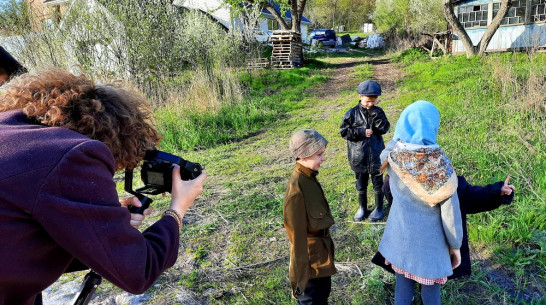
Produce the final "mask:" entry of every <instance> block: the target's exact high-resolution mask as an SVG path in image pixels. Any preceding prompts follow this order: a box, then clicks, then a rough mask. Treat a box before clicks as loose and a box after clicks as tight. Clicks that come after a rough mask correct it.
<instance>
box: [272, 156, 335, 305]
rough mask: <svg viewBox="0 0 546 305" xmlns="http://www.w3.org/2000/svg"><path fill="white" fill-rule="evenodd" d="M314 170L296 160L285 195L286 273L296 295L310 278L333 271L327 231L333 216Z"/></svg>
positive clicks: (332, 255) (295, 295)
mask: <svg viewBox="0 0 546 305" xmlns="http://www.w3.org/2000/svg"><path fill="white" fill-rule="evenodd" d="M317 174H318V172H315V171H312V170H310V169H308V168H306V167H305V166H303V165H301V164H299V163H296V168H295V169H294V172H293V173H292V176H291V177H290V182H289V183H288V188H287V190H286V194H285V197H284V209H283V214H284V227H285V228H286V233H287V235H288V239H289V240H290V271H289V277H290V284H291V287H292V295H293V296H294V297H295V298H298V297H299V296H300V295H301V294H302V293H303V292H304V291H305V287H306V286H307V281H308V280H309V279H312V278H317V277H326V276H331V275H332V274H334V273H336V268H335V266H334V244H333V242H332V238H331V237H330V234H329V228H330V227H331V226H332V225H333V224H334V218H333V217H332V213H331V211H330V207H329V206H328V202H327V201H326V198H325V197H324V192H323V191H322V187H321V186H320V184H319V182H318V181H317V178H316V175H317Z"/></svg>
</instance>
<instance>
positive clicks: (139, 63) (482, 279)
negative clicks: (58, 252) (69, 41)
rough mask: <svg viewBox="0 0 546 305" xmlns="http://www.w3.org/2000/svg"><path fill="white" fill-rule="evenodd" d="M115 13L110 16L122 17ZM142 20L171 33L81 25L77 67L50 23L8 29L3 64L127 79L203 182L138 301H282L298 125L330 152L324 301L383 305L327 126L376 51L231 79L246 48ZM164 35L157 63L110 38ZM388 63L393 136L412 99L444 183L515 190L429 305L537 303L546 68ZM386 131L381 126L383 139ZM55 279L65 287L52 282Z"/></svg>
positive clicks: (544, 210)
mask: <svg viewBox="0 0 546 305" xmlns="http://www.w3.org/2000/svg"><path fill="white" fill-rule="evenodd" d="M154 1H160V0H154ZM154 1H150V2H149V3H155V2H154ZM144 3H148V2H144ZM158 3H159V2H158ZM106 4H110V5H134V4H135V2H132V3H125V2H123V1H119V2H116V1H112V2H108V3H106ZM106 4H105V5H106ZM21 7H23V9H24V6H21ZM121 8H122V7H121V6H120V7H119V10H118V11H117V10H116V9H115V8H112V9H111V11H113V12H117V13H116V14H118V13H119V14H122V13H123V9H121ZM74 9H76V8H74ZM156 9H159V8H157V7H149V8H147V9H143V10H142V12H139V14H140V13H142V14H145V13H146V12H149V13H151V12H153V14H159V15H160V16H164V17H165V18H166V19H162V20H163V22H167V21H168V20H173V21H172V22H173V23H169V22H170V21H169V22H167V23H168V24H158V23H157V22H162V21H161V19H157V20H148V19H150V18H148V19H147V18H146V16H145V15H139V16H140V19H145V20H142V22H143V26H142V32H138V31H137V29H133V28H132V27H134V26H135V24H134V23H133V24H132V25H131V26H130V27H131V28H130V31H125V32H123V31H121V32H119V33H123V35H119V36H115V35H113V36H110V38H107V37H106V36H104V37H103V36H97V38H96V39H98V40H100V41H98V40H96V41H93V40H89V39H88V38H90V37H93V36H92V34H91V33H93V32H94V31H95V32H96V31H99V30H100V31H102V32H104V33H107V31H110V30H109V29H108V28H105V27H101V26H99V25H97V24H94V25H89V28H85V29H80V30H78V31H88V30H89V31H90V32H89V35H90V36H86V35H87V34H86V35H81V37H82V40H74V41H75V42H79V43H78V44H77V46H76V47H70V48H69V50H72V51H73V52H76V53H75V54H67V53H66V50H67V49H66V48H65V45H64V41H65V40H64V39H65V38H66V37H68V36H63V34H62V33H63V30H62V25H61V24H59V25H55V26H53V27H52V28H51V29H45V31H44V32H43V33H42V34H40V35H35V34H32V35H31V34H30V33H29V32H28V31H29V29H30V27H28V24H27V25H26V26H27V27H25V26H21V27H20V28H17V29H18V32H17V33H20V34H21V37H22V38H20V39H23V40H24V41H25V43H28V45H29V46H32V47H29V48H24V49H19V52H18V53H16V55H17V57H18V58H20V59H21V60H22V61H23V62H24V63H25V64H26V65H27V67H29V68H30V69H38V68H43V67H47V66H50V65H58V66H64V67H71V66H72V65H73V63H74V62H73V60H75V61H76V63H77V64H78V65H79V66H81V67H82V68H83V69H87V70H90V71H93V72H94V73H96V75H97V78H104V79H112V78H116V77H117V76H126V77H124V79H125V80H126V82H128V83H131V84H133V85H134V86H136V87H138V88H139V89H140V90H141V91H143V92H144V93H146V94H147V95H148V97H149V98H150V99H151V100H152V101H153V102H154V110H155V116H156V119H157V123H158V126H159V129H160V131H161V133H162V134H163V136H164V139H163V142H162V144H161V145H162V146H161V148H162V149H165V150H167V151H169V152H171V153H175V154H178V155H181V156H183V157H184V158H187V159H189V160H192V161H196V162H200V163H202V164H203V165H205V167H206V171H207V173H208V175H209V178H208V179H207V182H206V185H205V192H204V194H203V196H202V197H201V198H200V199H199V200H198V201H197V202H196V204H195V206H194V207H193V208H191V209H190V210H189V211H188V213H187V214H186V216H185V225H184V228H183V231H182V241H183V248H184V249H183V250H181V251H180V254H179V256H180V257H179V259H178V262H177V264H176V265H175V266H174V267H173V268H171V269H170V270H168V271H167V272H166V273H165V275H164V276H162V277H161V278H160V280H159V281H158V282H157V283H156V285H155V286H154V287H153V288H152V289H150V290H149V291H148V292H147V294H148V296H149V297H150V299H149V301H148V302H147V303H150V304H173V303H184V302H186V301H187V300H188V299H192V300H196V302H202V303H212V304H246V303H249V304H267V303H275V304H292V303H293V301H292V300H291V299H290V292H289V283H288V247H289V243H288V239H287V237H286V234H285V232H284V229H283V220H282V201H283V195H284V189H285V187H286V182H287V180H288V176H289V174H290V172H291V170H292V167H293V160H291V159H290V157H289V153H288V151H287V146H288V140H289V138H290V136H291V135H292V134H293V132H294V131H296V130H298V129H301V128H315V129H317V130H319V131H320V132H321V133H322V134H324V135H325V136H326V138H327V139H328V140H329V141H330V143H329V145H328V149H327V157H328V161H327V162H326V164H325V165H324V167H323V169H321V174H320V175H319V177H318V178H319V180H320V182H321V184H322V186H323V188H324V191H325V194H326V196H327V199H328V201H329V202H330V205H331V207H332V212H333V215H334V217H335V219H336V222H337V225H336V226H335V227H334V228H333V230H332V236H333V238H334V243H335V245H336V260H337V266H338V269H339V273H338V274H337V275H336V276H334V277H333V284H334V285H333V292H332V296H331V299H330V301H331V303H332V304H385V302H386V300H391V301H392V299H393V291H394V278H393V277H392V276H391V275H390V274H387V273H385V272H384V271H382V270H381V269H379V268H378V267H375V266H373V265H372V264H371V263H370V261H369V260H370V259H371V257H372V256H373V254H374V253H375V251H377V246H378V243H379V241H380V238H381V234H382V231H383V225H382V224H375V225H374V224H368V223H367V224H354V223H352V222H351V220H352V215H353V214H354V211H355V210H356V207H357V203H356V192H355V190H354V177H353V173H352V171H351V170H350V168H349V167H348V166H347V161H346V144H345V141H344V140H343V139H342V138H341V137H340V136H339V123H340V120H341V118H342V116H343V114H344V113H345V112H346V111H347V110H348V109H349V108H350V107H352V106H354V103H355V102H356V99H357V97H356V94H355V92H354V89H353V88H356V86H357V84H358V83H359V82H360V81H362V80H363V79H367V78H371V77H374V78H379V77H380V76H379V75H374V67H373V66H372V65H371V64H370V63H369V60H371V59H372V57H373V56H375V57H381V59H385V56H384V53H378V52H383V51H377V52H369V51H366V52H360V53H354V55H353V56H352V57H348V56H347V55H343V54H331V55H327V56H323V55H316V56H315V57H314V59H313V60H311V61H310V62H309V64H308V65H307V66H306V67H305V68H302V69H296V70H289V71H272V70H257V71H251V72H249V71H246V70H242V69H240V68H239V67H240V65H241V63H242V62H241V61H242V60H241V58H239V57H237V56H234V54H239V53H238V52H239V51H240V50H241V48H242V49H244V48H245V44H244V43H242V42H243V41H244V40H245V39H244V38H240V37H239V38H238V37H235V36H229V35H230V34H227V33H225V32H224V30H223V29H221V28H218V27H217V25H215V24H214V23H213V22H212V21H210V20H208V19H206V18H203V17H202V16H200V15H199V14H186V13H180V12H178V11H175V10H172V11H164V12H163V13H159V12H157V11H155V10H156ZM100 12H102V11H100ZM82 13H83V12H82ZM102 13H104V12H102ZM171 14H172V15H171ZM178 14H181V15H178ZM114 15H115V14H114ZM108 16H110V15H108ZM169 16H171V17H172V16H181V17H180V19H179V18H178V17H176V18H175V17H172V18H173V19H170V18H171V17H169ZM109 18H110V17H102V18H98V20H105V19H108V20H110V19H109ZM174 19H176V20H174ZM21 20H24V18H23V19H21ZM112 20H114V21H115V22H114V23H113V25H114V26H115V27H117V26H120V27H119V28H125V26H123V25H122V24H124V22H127V24H131V23H129V22H136V20H132V21H131V20H125V21H124V19H123V18H121V17H120V18H115V19H112ZM66 22H67V24H68V22H69V19H68V20H67V21H66ZM147 22H149V24H147ZM156 26H157V27H161V30H160V31H157V29H156V28H154V27H156ZM116 29H118V28H116ZM112 30H113V29H112ZM163 32H165V33H166V34H168V35H173V36H172V37H175V36H176V37H177V39H179V40H177V43H174V44H162V42H161V41H159V42H158V43H159V45H158V46H159V49H158V50H160V51H157V54H155V53H154V51H153V50H152V49H147V48H142V50H139V48H138V47H137V46H138V45H137V44H135V45H132V47H131V44H130V43H128V44H127V47H122V48H118V49H114V47H116V43H117V42H118V41H120V39H121V41H122V40H123V39H135V40H138V39H145V38H146V37H150V39H155V38H156V37H152V36H154V35H159V34H158V33H160V34H161V33H163ZM84 37H87V38H85V39H83V38H84ZM169 37H171V36H169ZM203 37H208V38H207V39H211V40H210V41H205V39H203ZM210 37H212V38H210ZM44 39H45V40H47V41H48V43H43V41H44ZM103 39H104V40H103ZM154 41H155V40H154ZM11 42H12V43H14V44H15V43H16V42H17V41H13V40H11ZM19 42H20V41H19ZM97 43H98V44H99V45H102V46H106V45H107V46H111V47H112V49H111V51H112V52H114V54H117V55H119V56H117V57H116V56H114V57H108V58H113V59H115V60H119V61H118V62H116V63H115V65H116V67H119V70H116V71H117V72H114V75H110V74H109V73H106V72H104V71H103V70H101V69H99V68H98V67H97V65H96V63H104V61H102V60H99V59H97V56H99V58H100V55H101V54H103V53H100V52H98V51H97V50H98V49H96V48H95V47H96V46H97ZM230 44H231V45H230ZM192 46H193V47H195V48H193V47H192ZM115 50H118V51H115ZM95 51H97V52H98V53H96V54H95V53H93V52H95ZM78 52H80V53H78ZM109 52H110V51H109ZM139 52H142V53H139ZM78 54H79V55H78ZM91 54H94V55H91ZM142 56H144V57H142ZM145 56H151V57H153V58H150V61H149V62H150V63H152V64H150V65H146V64H144V63H145V62H146V58H145ZM393 60H394V61H395V62H397V64H399V65H401V66H402V69H404V70H405V73H407V74H408V75H407V76H406V77H405V78H404V79H402V80H401V81H400V82H399V83H398V91H396V92H388V91H387V92H386V94H384V95H383V96H382V97H381V103H380V106H381V107H382V108H383V109H385V111H386V112H387V115H388V117H389V120H390V121H391V124H392V126H394V125H395V122H396V119H397V116H398V114H399V113H400V111H401V110H402V109H403V108H404V107H405V106H407V105H408V104H410V103H412V102H414V101H415V100H418V99H425V100H429V101H431V102H433V103H434V104H436V105H437V106H438V108H439V110H440V113H441V117H442V123H441V130H440V133H439V140H438V141H439V144H440V145H441V146H442V147H443V148H444V150H445V151H446V153H447V154H448V155H449V156H450V158H451V159H452V161H453V162H454V164H455V166H456V170H457V172H458V174H461V175H464V176H465V177H467V179H468V180H469V181H470V182H471V183H473V184H479V185H483V184H487V183H492V182H494V181H498V180H504V179H505V177H506V175H511V176H512V180H511V182H512V183H513V184H514V185H515V186H516V187H517V191H516V197H515V200H514V202H513V203H512V204H511V205H510V206H507V207H501V208H500V209H498V210H496V211H492V212H489V213H484V214H478V215H473V216H469V220H468V229H469V238H470V242H471V247H472V253H473V254H474V256H475V258H474V268H473V270H474V271H473V276H472V277H471V278H468V279H460V280H456V281H449V282H448V284H447V285H446V286H444V288H443V290H442V299H443V303H444V304H452V305H455V304H485V303H486V304H512V303H521V304H544V302H546V299H544V295H545V294H546V291H545V285H544V283H545V277H546V271H545V270H546V259H545V251H546V249H545V247H546V216H545V215H546V204H545V202H544V200H545V199H544V198H546V153H545V151H546V147H545V146H546V144H545V143H546V125H545V118H546V106H545V104H546V101H545V99H544V97H545V96H546V84H545V81H544V79H545V77H546V68H545V67H546V56H545V55H544V54H538V53H532V52H531V53H529V54H525V53H517V54H513V53H506V54H496V55H490V56H487V57H484V58H479V57H471V58H465V57H460V56H457V57H453V56H445V57H443V58H441V59H437V60H434V61H431V60H429V59H428V56H427V54H426V53H423V52H422V51H419V50H415V49H412V50H408V51H405V52H403V53H401V54H398V55H397V56H396V57H394V58H393ZM340 67H343V68H344V69H345V70H344V71H348V72H347V73H349V75H348V76H346V80H343V81H341V82H342V83H330V82H327V83H325V81H327V80H328V79H329V77H330V78H335V77H336V76H337V73H339V71H340V70H339V68H340ZM340 85H346V86H340ZM347 88H351V89H350V90H349V89H347ZM393 131H394V127H393V128H392V129H391V131H390V132H389V133H388V134H387V135H386V136H385V140H386V141H388V140H390V138H391V137H392V133H393ZM121 189H122V187H121V186H120V187H119V190H120V193H121V192H122V191H121ZM369 193H370V194H371V192H369ZM369 201H370V202H372V201H373V200H369ZM167 202H168V199H166V198H165V199H161V198H157V200H156V201H154V205H155V209H156V212H155V213H154V214H153V215H152V216H151V217H150V218H149V219H148V222H147V224H150V223H151V222H152V221H154V220H156V219H158V218H159V217H160V215H161V211H162V210H163V209H164V208H165V207H166V206H167V204H168V203H167ZM76 276H79V275H76ZM72 278H74V276H69V277H68V279H72ZM78 279H80V278H78ZM66 281H67V278H66V277H65V278H63V279H62V280H60V282H61V283H64V282H66ZM119 292H120V291H119V289H117V288H115V287H114V286H113V285H111V284H108V283H103V284H102V285H101V288H100V290H99V291H98V293H97V295H98V297H99V298H102V299H104V298H105V297H106V296H111V295H112V294H117V293H119ZM182 292H183V293H182ZM188 302H189V301H188ZM415 303H416V304H420V301H419V300H416V301H415Z"/></svg>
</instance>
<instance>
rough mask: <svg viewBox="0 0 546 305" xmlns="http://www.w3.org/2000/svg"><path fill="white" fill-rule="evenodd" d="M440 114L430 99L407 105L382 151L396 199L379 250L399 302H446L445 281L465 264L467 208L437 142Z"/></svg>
mask: <svg viewBox="0 0 546 305" xmlns="http://www.w3.org/2000/svg"><path fill="white" fill-rule="evenodd" d="M439 125H440V114H439V112H438V109H436V107H435V106H434V105H433V104H431V103H429V102H426V101H417V102H415V103H413V104H411V105H409V106H408V107H406V109H404V111H403V112H402V114H401V115H400V118H399V120H398V122H397V124H396V129H395V132H394V137H393V141H391V142H390V143H389V144H388V145H387V147H386V148H385V150H384V151H383V152H382V153H381V161H382V162H383V167H382V168H383V169H387V171H388V174H389V176H390V189H391V192H392V196H393V203H392V207H391V210H390V213H389V218H388V220H387V224H386V227H385V232H384V233H383V237H382V238H381V243H380V245H379V252H380V253H381V254H382V255H383V256H384V257H385V262H386V264H391V265H392V268H393V269H394V271H395V272H396V287H395V304H396V305H400V304H410V303H411V301H412V299H413V289H414V284H415V282H417V283H420V284H421V298H422V300H423V304H425V305H429V304H440V303H441V298H440V285H442V284H445V283H446V281H447V277H448V276H450V275H451V274H452V273H453V269H454V268H456V267H457V266H458V265H459V264H460V261H461V259H460V251H459V248H460V247H461V242H462V237H463V234H462V224H461V211H460V209H459V199H458V197H457V192H456V190H457V176H456V174H455V171H454V170H453V165H452V164H451V161H450V160H449V158H448V157H447V156H446V155H445V154H444V152H443V151H442V150H441V149H440V147H439V146H438V144H437V143H436V136H437V133H438V127H439Z"/></svg>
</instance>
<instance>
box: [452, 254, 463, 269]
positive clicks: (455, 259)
mask: <svg viewBox="0 0 546 305" xmlns="http://www.w3.org/2000/svg"><path fill="white" fill-rule="evenodd" d="M449 258H450V259H451V268H453V269H455V268H457V267H459V265H460V264H461V250H459V249H449Z"/></svg>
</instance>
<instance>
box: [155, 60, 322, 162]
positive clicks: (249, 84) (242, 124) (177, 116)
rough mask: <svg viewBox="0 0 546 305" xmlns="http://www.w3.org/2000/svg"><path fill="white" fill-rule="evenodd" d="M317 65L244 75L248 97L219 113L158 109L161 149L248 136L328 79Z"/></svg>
mask: <svg viewBox="0 0 546 305" xmlns="http://www.w3.org/2000/svg"><path fill="white" fill-rule="evenodd" d="M318 65H320V62H317V61H311V62H310V64H309V65H308V66H307V67H305V68H301V69H294V70H256V71H250V72H242V73H241V77H240V78H241V82H242V83H243V85H244V86H245V88H246V90H247V95H246V96H247V97H246V98H245V99H244V100H243V101H240V102H233V103H224V104H223V105H222V106H221V107H220V109H219V110H218V111H199V110H193V109H184V110H182V111H181V110H180V109H177V108H176V106H173V105H166V106H161V107H158V108H157V109H156V111H155V116H156V120H157V122H158V127H159V131H160V133H161V134H162V135H163V141H162V144H161V148H162V149H166V150H169V151H176V150H190V149H194V148H203V147H211V146H213V145H218V144H222V143H228V142H231V141H239V140H240V139H243V138H245V137H248V136H249V135H251V134H253V133H255V132H257V131H259V130H261V129H262V128H263V127H264V126H267V125H269V124H271V123H274V122H275V121H276V120H277V119H279V117H280V116H281V115H282V113H285V112H286V111H287V110H289V109H293V108H294V107H297V104H296V103H295V102H296V101H297V100H298V99H300V98H302V97H304V96H306V95H308V92H307V90H308V89H309V88H311V87H312V86H316V85H317V84H320V83H322V82H324V81H325V80H326V79H327V76H326V75H325V74H324V73H318V69H316V67H317V66H318Z"/></svg>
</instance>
